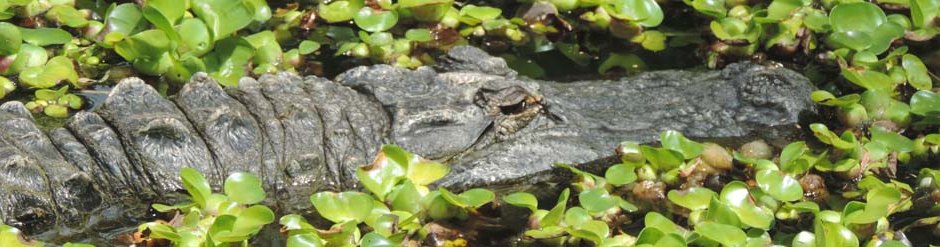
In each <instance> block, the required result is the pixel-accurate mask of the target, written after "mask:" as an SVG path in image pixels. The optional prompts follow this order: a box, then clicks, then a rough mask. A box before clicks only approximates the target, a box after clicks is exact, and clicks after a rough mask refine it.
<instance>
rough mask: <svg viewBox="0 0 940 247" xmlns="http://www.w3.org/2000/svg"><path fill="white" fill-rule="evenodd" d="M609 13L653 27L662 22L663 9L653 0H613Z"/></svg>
mask: <svg viewBox="0 0 940 247" xmlns="http://www.w3.org/2000/svg"><path fill="white" fill-rule="evenodd" d="M611 5H612V6H613V8H614V11H612V12H611V13H610V14H611V16H614V17H616V18H619V19H626V20H630V21H633V22H637V23H638V24H640V26H644V27H655V26H659V24H660V23H662V22H663V10H662V9H660V8H659V4H658V3H656V1H654V0H613V1H611Z"/></svg>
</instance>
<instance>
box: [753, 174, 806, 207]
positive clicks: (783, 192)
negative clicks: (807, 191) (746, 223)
mask: <svg viewBox="0 0 940 247" xmlns="http://www.w3.org/2000/svg"><path fill="white" fill-rule="evenodd" d="M756 180H757V186H758V187H760V189H761V190H763V191H764V192H766V193H767V194H770V196H772V197H774V199H777V200H780V201H784V202H790V201H796V200H799V199H802V198H803V187H801V186H800V182H799V181H797V180H796V179H795V178H793V177H792V176H790V175H787V174H784V173H782V172H780V171H774V170H762V171H758V172H757V174H756Z"/></svg>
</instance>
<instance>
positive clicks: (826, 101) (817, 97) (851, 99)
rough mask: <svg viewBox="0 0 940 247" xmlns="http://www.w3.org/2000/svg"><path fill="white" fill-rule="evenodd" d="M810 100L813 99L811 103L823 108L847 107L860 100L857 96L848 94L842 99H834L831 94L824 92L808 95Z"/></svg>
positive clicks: (814, 92) (819, 91) (818, 91)
mask: <svg viewBox="0 0 940 247" xmlns="http://www.w3.org/2000/svg"><path fill="white" fill-rule="evenodd" d="M810 98H812V99H813V102H816V103H818V104H820V105H825V106H849V105H852V104H855V103H858V101H859V100H860V99H861V98H862V96H861V95H859V94H854V93H853V94H849V95H843V96H842V97H838V98H836V96H835V95H832V93H830V92H828V91H824V90H816V91H813V93H812V94H810Z"/></svg>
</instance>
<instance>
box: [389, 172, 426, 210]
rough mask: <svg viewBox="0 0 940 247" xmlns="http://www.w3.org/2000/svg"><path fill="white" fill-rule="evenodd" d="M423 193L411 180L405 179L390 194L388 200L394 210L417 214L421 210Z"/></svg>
mask: <svg viewBox="0 0 940 247" xmlns="http://www.w3.org/2000/svg"><path fill="white" fill-rule="evenodd" d="M420 199H421V193H420V192H418V188H417V187H415V185H414V183H412V182H411V181H408V180H406V181H404V182H402V183H401V185H398V186H396V187H395V188H394V189H392V191H391V193H389V194H388V201H389V203H390V204H391V205H390V206H391V207H392V209H393V210H398V211H406V212H409V213H412V214H416V213H418V212H419V211H421V203H420V201H421V200H420Z"/></svg>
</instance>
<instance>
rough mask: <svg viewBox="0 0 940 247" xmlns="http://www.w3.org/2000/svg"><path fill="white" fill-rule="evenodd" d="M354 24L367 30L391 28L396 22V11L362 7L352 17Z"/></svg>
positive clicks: (375, 30) (380, 30)
mask: <svg viewBox="0 0 940 247" xmlns="http://www.w3.org/2000/svg"><path fill="white" fill-rule="evenodd" d="M353 20H354V21H355V22H356V26H358V27H359V28H362V30H366V31H368V32H373V33H374V32H382V31H385V30H388V29H391V28H392V27H394V26H395V24H397V23H398V13H397V12H395V11H386V10H376V9H373V8H371V7H363V8H362V9H360V10H359V12H358V13H356V17H354V18H353Z"/></svg>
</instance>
